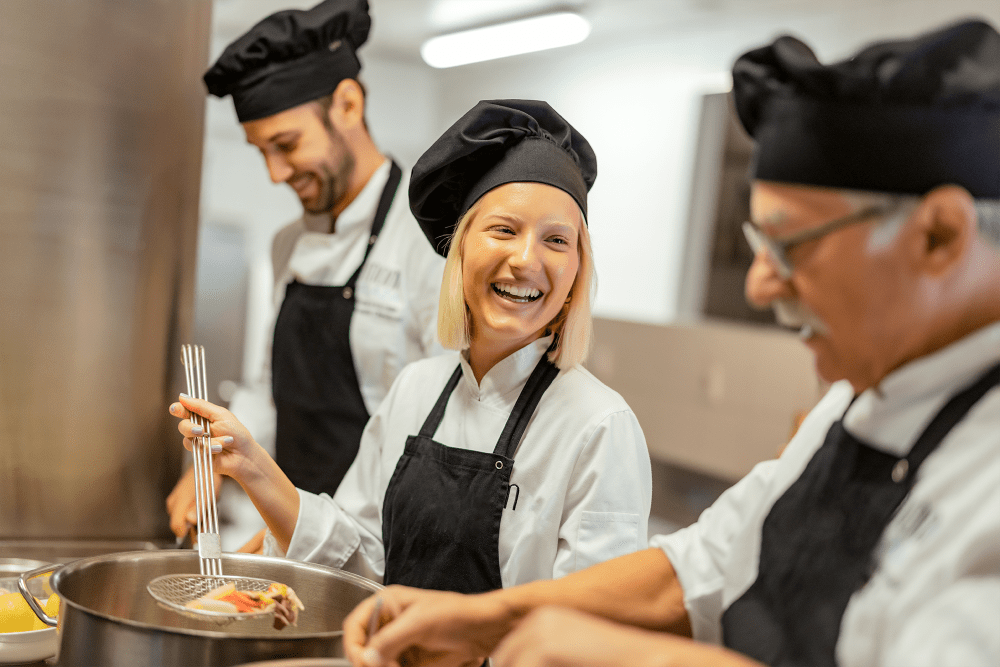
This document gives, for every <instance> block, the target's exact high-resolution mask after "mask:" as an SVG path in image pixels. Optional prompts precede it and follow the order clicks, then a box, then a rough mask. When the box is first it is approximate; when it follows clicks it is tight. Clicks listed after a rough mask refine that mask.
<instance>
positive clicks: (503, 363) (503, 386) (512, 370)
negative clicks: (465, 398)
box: [459, 336, 553, 403]
mask: <svg viewBox="0 0 1000 667" xmlns="http://www.w3.org/2000/svg"><path fill="white" fill-rule="evenodd" d="M552 338H553V337H552V336H542V337H541V338H539V339H537V340H534V341H532V342H530V343H528V344H527V345H525V346H524V347H522V348H521V349H520V350H518V351H516V352H514V353H512V354H510V355H508V356H506V357H504V358H503V359H501V360H500V361H499V362H497V364H496V365H495V366H494V367H493V368H491V369H490V370H489V371H487V373H486V375H484V376H483V381H482V382H479V383H477V382H476V376H475V374H474V373H473V372H472V366H470V365H469V350H468V349H465V350H462V353H461V354H460V355H459V359H460V363H461V366H462V376H463V380H464V384H465V386H466V388H467V389H468V391H469V393H470V394H472V396H473V397H474V398H475V399H476V400H477V401H482V400H483V399H484V398H490V397H494V396H495V397H497V398H498V399H503V398H504V397H506V396H508V395H509V394H511V393H513V392H515V391H517V392H518V393H520V390H521V387H523V386H524V383H525V382H527V381H528V376H530V375H531V371H533V370H535V366H537V365H538V360H539V359H541V358H542V355H543V354H545V351H546V350H548V349H549V345H551V344H552ZM515 398H516V397H515ZM501 403H503V401H502V400H501Z"/></svg>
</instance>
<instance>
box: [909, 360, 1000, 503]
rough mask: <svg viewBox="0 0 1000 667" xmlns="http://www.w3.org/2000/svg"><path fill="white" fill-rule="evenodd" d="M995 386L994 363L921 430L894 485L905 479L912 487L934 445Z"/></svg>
mask: <svg viewBox="0 0 1000 667" xmlns="http://www.w3.org/2000/svg"><path fill="white" fill-rule="evenodd" d="M997 385H1000V363H997V364H996V365H994V366H993V367H992V368H990V369H989V370H988V371H986V372H985V373H984V374H983V375H981V376H980V377H979V379H978V380H976V381H975V382H974V383H972V384H971V385H970V386H969V387H968V388H966V389H963V390H962V391H961V392H959V393H958V394H955V395H954V396H952V397H951V400H949V401H948V402H947V403H945V406H944V407H943V408H941V411H940V412H938V413H937V416H935V417H934V419H933V420H931V423H930V424H928V425H927V428H925V429H924V432H923V433H921V434H920V437H919V438H918V439H917V441H916V442H915V443H914V445H913V447H912V448H911V449H910V453H909V454H907V456H906V462H907V466H906V470H905V471H903V472H902V475H901V476H900V479H899V480H896V481H897V482H901V481H903V478H904V477H905V478H906V481H907V485H908V486H912V485H913V481H914V479H915V478H916V475H914V474H913V473H915V472H916V470H917V469H918V468H919V467H920V464H921V463H923V462H924V459H926V458H927V456H928V455H929V454H930V453H931V452H933V451H934V449H935V448H936V447H937V445H938V443H940V442H941V441H942V440H944V437H945V436H946V435H948V432H949V431H951V429H952V428H954V427H955V425H956V424H958V422H960V421H962V419H963V418H964V417H965V415H966V414H967V413H968V412H969V410H971V409H972V406H973V405H975V404H976V402H977V401H979V399H980V398H982V397H983V396H985V395H986V392H988V391H989V390H990V389H992V388H993V387H994V386H997Z"/></svg>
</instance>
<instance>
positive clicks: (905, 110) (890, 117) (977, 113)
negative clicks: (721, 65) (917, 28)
mask: <svg viewBox="0 0 1000 667" xmlns="http://www.w3.org/2000/svg"><path fill="white" fill-rule="evenodd" d="M733 95H734V100H735V103H736V109H737V111H738V113H739V117H740V120H741V121H742V122H743V126H744V127H745V128H746V130H747V132H748V133H749V134H750V135H751V136H752V137H753V138H754V140H755V142H756V155H755V165H754V177H755V178H758V179H762V180H770V181H783V182H788V183H801V184H805V185H817V186H826V187H834V188H849V189H858V190H876V191H883V192H899V193H908V194H924V193H926V192H927V191H929V190H931V189H933V188H934V187H936V186H938V185H942V184H945V183H952V184H957V185H961V186H964V187H965V188H966V189H967V190H969V192H970V193H971V194H972V195H973V196H974V197H987V198H997V197H1000V34H998V33H997V31H996V29H994V28H993V27H991V26H990V25H989V24H987V23H984V22H982V21H965V22H962V23H959V24H956V25H952V26H949V27H946V28H943V29H940V30H937V31H934V32H930V33H927V34H924V35H920V36H918V37H916V38H914V39H910V40H902V41H889V42H880V43H875V44H872V45H870V46H868V47H866V48H865V49H863V50H861V51H860V52H858V54H857V55H855V56H854V57H852V58H849V59H847V60H844V61H842V62H837V63H833V64H830V65H822V64H820V63H819V61H818V60H817V59H816V56H815V55H814V54H813V52H812V50H810V48H809V47H808V46H806V45H805V44H803V43H802V42H800V41H799V40H797V39H795V38H793V37H788V36H784V37H780V38H778V39H777V40H776V41H775V42H774V43H772V44H770V45H768V46H765V47H762V48H759V49H756V50H753V51H750V52H749V53H747V54H745V55H743V56H741V57H740V58H739V59H738V60H737V61H736V64H735V65H734V66H733Z"/></svg>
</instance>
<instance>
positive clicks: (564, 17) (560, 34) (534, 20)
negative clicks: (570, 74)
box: [420, 12, 590, 68]
mask: <svg viewBox="0 0 1000 667" xmlns="http://www.w3.org/2000/svg"><path fill="white" fill-rule="evenodd" d="M589 34H590V23H588V22H587V19H585V18H583V17H582V16H580V15H579V14H574V13H572V12H557V13H554V14H544V15H542V16H533V17H531V18H526V19H520V20H517V21H509V22H507V23H498V24H496V25H490V26H486V27H484V28H473V29H472V30H463V31H462V32H453V33H451V34H448V35H440V36H438V37H432V38H431V39H429V40H427V41H426V42H424V45H423V46H421V47H420V55H421V56H422V57H423V59H424V62H425V63H427V64H428V65H430V66H431V67H438V68H441V67H455V66H456V65H467V64H468V63H478V62H482V61H484V60H493V59H495V58H505V57H507V56H515V55H518V54H521V53H531V52H533V51H544V50H545V49H554V48H556V47H559V46H569V45H570V44H579V43H580V42H582V41H583V40H585V39H586V38H587V35H589Z"/></svg>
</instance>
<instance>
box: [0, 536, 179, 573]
mask: <svg viewBox="0 0 1000 667" xmlns="http://www.w3.org/2000/svg"><path fill="white" fill-rule="evenodd" d="M172 544H173V540H169V541H168V540H163V541H159V540H158V541H150V540H86V539H29V540H16V539H15V540H0V558H7V559H10V558H27V559H34V560H36V561H44V562H45V563H69V562H72V561H74V560H77V559H79V558H87V557H89V556H103V555H104V554H111V553H119V552H122V551H153V550H156V549H160V548H163V547H165V546H167V545H172ZM28 569H33V568H28Z"/></svg>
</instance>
